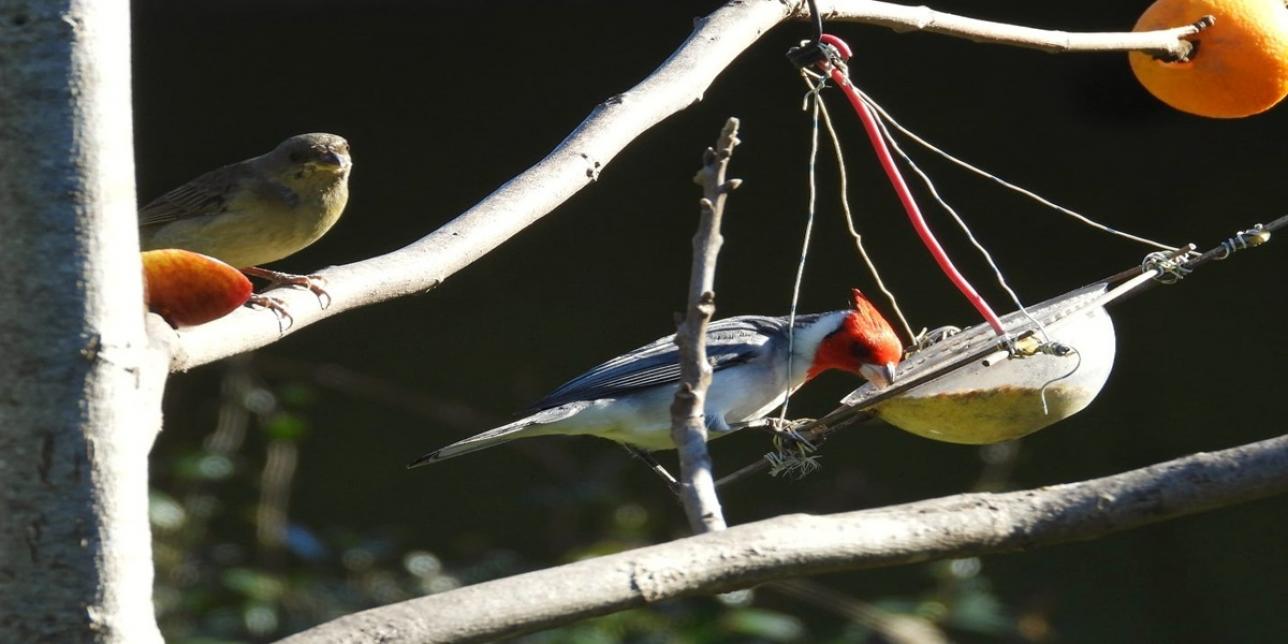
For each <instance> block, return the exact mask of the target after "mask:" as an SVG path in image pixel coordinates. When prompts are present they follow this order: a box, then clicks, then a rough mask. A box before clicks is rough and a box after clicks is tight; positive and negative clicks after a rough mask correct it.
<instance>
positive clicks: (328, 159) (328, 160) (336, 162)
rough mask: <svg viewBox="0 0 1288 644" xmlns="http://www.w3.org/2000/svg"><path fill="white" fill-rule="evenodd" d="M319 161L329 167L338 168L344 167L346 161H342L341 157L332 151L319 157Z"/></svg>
mask: <svg viewBox="0 0 1288 644" xmlns="http://www.w3.org/2000/svg"><path fill="white" fill-rule="evenodd" d="M318 161H321V162H322V163H325V164H327V165H333V166H336V167H337V168H342V167H344V159H342V158H341V157H340V155H338V154H336V153H335V152H332V151H330V150H328V151H327V152H325V153H324V154H323V155H322V156H320V157H318Z"/></svg>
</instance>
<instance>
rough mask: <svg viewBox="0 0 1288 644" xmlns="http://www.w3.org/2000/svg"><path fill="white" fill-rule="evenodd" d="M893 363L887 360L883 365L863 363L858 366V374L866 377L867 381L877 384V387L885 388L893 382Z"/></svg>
mask: <svg viewBox="0 0 1288 644" xmlns="http://www.w3.org/2000/svg"><path fill="white" fill-rule="evenodd" d="M894 373H895V364H894V363H893V362H887V363H886V364H883V365H875V364H865V365H862V366H860V367H859V375H861V376H863V377H864V378H867V379H868V382H870V383H872V384H874V385H876V386H877V388H878V389H885V388H886V387H889V386H890V385H891V384H892V383H894Z"/></svg>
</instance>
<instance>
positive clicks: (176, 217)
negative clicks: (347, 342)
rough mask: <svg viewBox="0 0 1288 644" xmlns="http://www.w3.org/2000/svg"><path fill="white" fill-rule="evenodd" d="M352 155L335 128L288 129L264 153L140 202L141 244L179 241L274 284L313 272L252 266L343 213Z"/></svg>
mask: <svg viewBox="0 0 1288 644" xmlns="http://www.w3.org/2000/svg"><path fill="white" fill-rule="evenodd" d="M352 168H353V160H352V159H351V157H350V156H349V142H348V141H345V140H344V138H342V137H339V136H336V135H334V134H326V133H321V132H317V133H312V134H300V135H297V136H293V137H291V138H289V139H287V140H285V141H283V142H282V143H281V144H280V145H278V146H277V147H276V148H273V150H272V151H271V152H269V153H267V154H263V155H260V156H257V157H254V158H252V159H246V160H245V161H239V162H237V163H233V164H231V165H226V166H224V167H222V168H217V169H215V170H211V171H210V172H207V173H205V174H203V175H201V176H199V177H197V178H196V179H193V180H192V181H189V182H188V183H185V184H183V185H182V186H179V187H178V188H175V189H174V190H171V191H170V192H167V193H165V194H163V195H161V196H160V197H157V198H156V199H155V200H153V201H152V202H151V203H149V204H147V205H146V206H143V208H141V209H140V210H139V242H140V245H141V246H142V249H143V250H156V249H160V248H182V249H185V250H190V251H193V252H197V253H201V254H203V255H209V256H211V257H214V258H216V259H220V260H222V261H224V262H227V263H228V264H231V265H232V266H234V267H236V268H238V269H241V270H242V272H244V273H246V274H247V275H251V276H254V277H261V278H265V279H268V280H270V281H271V282H273V283H274V284H283V283H284V284H293V285H296V286H305V287H308V288H309V289H310V290H312V291H313V292H314V293H316V294H317V295H318V296H319V298H321V297H322V296H323V295H325V294H326V292H325V291H324V290H323V289H322V287H321V285H320V279H319V278H316V277H314V276H306V275H292V274H289V273H280V272H278V271H271V270H267V269H263V268H259V265H260V264H267V263H269V262H273V261H277V260H279V259H282V258H283V257H286V256H288V255H292V254H294V253H296V252H298V251H300V250H301V249H303V248H304V247H306V246H308V245H309V244H312V243H313V242H315V241H317V240H318V239H319V238H321V237H322V235H324V234H326V232H327V231H328V230H330V228H331V226H333V225H335V222H336V221H337V220H339V219H340V215H341V214H343V213H344V206H345V203H346V202H347V201H348V200H349V173H350V171H351V170H352Z"/></svg>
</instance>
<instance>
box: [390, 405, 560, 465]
mask: <svg viewBox="0 0 1288 644" xmlns="http://www.w3.org/2000/svg"><path fill="white" fill-rule="evenodd" d="M584 408H585V403H571V404H568V405H563V406H561V407H556V408H554V409H547V410H544V411H541V412H538V413H536V414H533V415H531V416H528V417H527V418H523V419H521V420H516V421H514V422H513V423H510V424H509V425H502V426H500V427H497V428H496V429H489V430H487V431H485V432H483V433H482V434H475V435H474V436H471V437H469V438H467V439H465V440H461V441H456V442H455V443H452V444H451V445H448V446H447V447H443V448H440V449H436V450H434V451H432V452H430V453H428V454H425V455H424V456H422V457H420V458H418V459H416V460H414V461H412V462H410V463H408V464H407V469H411V468H413V467H420V466H421V465H429V464H430V463H437V462H438V461H443V460H447V459H449V458H452V457H454V456H460V455H461V454H469V453H470V452H477V451H479V450H481V449H487V448H489V447H495V446H497V445H500V444H502V443H508V442H510V441H512V440H515V439H517V438H527V437H529V436H540V435H542V434H548V433H558V430H557V429H556V428H554V427H551V424H553V423H557V422H559V421H561V420H564V419H565V418H568V417H570V416H572V415H574V414H576V413H577V412H579V411H581V410H582V409H584Z"/></svg>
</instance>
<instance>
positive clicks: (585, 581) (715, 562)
mask: <svg viewBox="0 0 1288 644" xmlns="http://www.w3.org/2000/svg"><path fill="white" fill-rule="evenodd" d="M1285 491H1288V436H1280V437H1278V438H1272V439H1269V440H1265V441H1261V442H1259V443H1254V444H1251V445H1244V446H1241V447H1235V448H1232V449H1227V450H1222V451H1220V452H1213V453H1204V454H1195V455H1193V456H1187V457H1185V458H1180V459H1176V460H1173V461H1168V462H1166V463H1159V464H1157V465H1152V466H1150V467H1145V468H1141V469H1138V470H1132V471H1130V472H1124V473H1122V474H1116V475H1114V476H1108V477H1104V478H1100V479H1094V480H1090V481H1083V482H1080V483H1069V484H1065V485H1053V486H1050V487H1044V488H1039V489H1035V490H1024V491H1021V492H1010V493H1006V494H987V493H985V494H962V495H958V496H951V497H946V498H942V499H933V500H929V501H920V502H917V503H909V504H906V505H899V506H893V507H888V508H879V509H875V510H862V511H858V512H847V513H843V514H833V515H826V516H811V515H804V514H793V515H785V516H779V517H775V518H772V519H766V520H764V521H759V522H756V523H748V524H744V525H739V526H734V527H731V528H728V529H726V530H720V531H718V532H708V533H705V534H701V535H697V536H694V537H689V538H686V539H680V540H677V541H672V542H670V543H664V544H661V545H656V546H649V547H646V548H639V549H636V550H628V551H626V552H622V553H619V554H615V555H609V556H606V557H598V558H595V559H587V560H584V561H578V562H576V563H571V564H566V565H563V566H558V567H555V568H547V569H545V570H539V571H536V572H530V573H527V574H523V575H516V576H513V577H506V578H504V579H497V580H494V581H489V582H484V583H481V584H475V585H473V586H467V587H465V588H460V589H457V590H453V591H449V592H446V593H442V594H438V595H430V596H428V597H422V598H420V599H413V600H410V601H405V602H401V603H398V604H391V605H389V606H384V607H381V608H374V609H371V610H368V611H363V612H361V613H355V614H353V615H348V616H346V617H341V618H340V619H337V620H335V621H331V622H327V623H325V624H322V625H321V626H317V627H315V628H312V629H310V630H307V631H304V632H303V633H299V634H297V635H295V636H292V637H289V638H287V639H286V640H284V641H285V642H296V643H303V642H310V643H313V642H355V643H356V642H474V641H482V640H491V639H496V638H501V637H507V636H513V635H518V634H521V633H526V632H530V631H535V630H539V629H542V628H549V627H552V626H557V625H560V624H566V623H569V622H573V621H576V620H580V619H585V618H587V617H593V616H595V615H603V614H606V613H611V612H615V611H619V610H625V609H627V608H632V607H635V606H641V605H644V604H647V603H652V602H657V601H661V600H664V599H671V598H675V597H684V596H689V595H699V594H711V593H719V592H726V591H730V590H734V589H737V588H746V587H748V586H752V585H755V584H758V583H762V582H765V581H770V580H775V579H784V578H790V577H798V576H801V575H809V574H817V573H824V572H834V571H838V570H857V569H863V568H875V567H880V566H892V565H897V564H906V563H914V562H922V561H931V560H935V559H944V558H949V557H968V556H978V555H985V554H990V553H997V552H1008V551H1015V550H1025V549H1029V548H1036V547H1040V546H1045V545H1050V544H1056V543H1063V542H1067V541H1078V540H1083V539H1093V538H1096V537H1101V536H1104V535H1107V534H1111V533H1114V532H1118V531H1121V530H1128V529H1131V528H1136V527H1140V526H1143V525H1148V524H1150V523H1155V522H1158V521H1164V520H1167V519H1171V518H1175V517H1179V516H1184V515H1187V514H1193V513H1196V512H1202V511H1204V510H1209V509H1212V508H1217V507H1222V506H1227V505H1232V504H1235V503H1240V502H1244V501H1250V500H1253V499H1258V498H1262V497H1266V496H1270V495H1272V494H1280V493H1283V492H1285Z"/></svg>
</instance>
